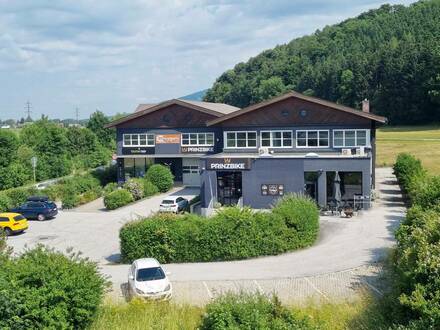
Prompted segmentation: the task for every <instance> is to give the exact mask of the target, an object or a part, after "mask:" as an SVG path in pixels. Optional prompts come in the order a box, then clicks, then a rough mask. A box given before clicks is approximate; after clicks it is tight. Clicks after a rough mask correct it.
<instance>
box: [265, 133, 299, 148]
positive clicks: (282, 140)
mask: <svg viewBox="0 0 440 330" xmlns="http://www.w3.org/2000/svg"><path fill="white" fill-rule="evenodd" d="M292 135H293V133H292V131H261V146H262V147H271V148H283V147H284V148H291V147H292Z"/></svg>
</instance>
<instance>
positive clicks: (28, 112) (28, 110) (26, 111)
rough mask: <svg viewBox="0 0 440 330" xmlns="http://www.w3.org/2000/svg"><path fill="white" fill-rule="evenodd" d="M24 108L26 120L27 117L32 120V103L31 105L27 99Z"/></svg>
mask: <svg viewBox="0 0 440 330" xmlns="http://www.w3.org/2000/svg"><path fill="white" fill-rule="evenodd" d="M24 109H25V113H26V114H27V117H26V120H28V119H30V120H32V118H31V113H32V110H31V109H32V105H31V102H29V100H28V101H27V102H26V105H25V106H24Z"/></svg>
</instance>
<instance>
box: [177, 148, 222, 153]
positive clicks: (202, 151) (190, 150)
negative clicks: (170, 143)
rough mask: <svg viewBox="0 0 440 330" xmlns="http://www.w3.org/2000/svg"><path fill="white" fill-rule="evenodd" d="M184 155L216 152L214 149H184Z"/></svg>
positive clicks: (182, 149)
mask: <svg viewBox="0 0 440 330" xmlns="http://www.w3.org/2000/svg"><path fill="white" fill-rule="evenodd" d="M181 151H182V153H184V154H190V153H202V154H203V153H209V152H214V147H182V148H181Z"/></svg>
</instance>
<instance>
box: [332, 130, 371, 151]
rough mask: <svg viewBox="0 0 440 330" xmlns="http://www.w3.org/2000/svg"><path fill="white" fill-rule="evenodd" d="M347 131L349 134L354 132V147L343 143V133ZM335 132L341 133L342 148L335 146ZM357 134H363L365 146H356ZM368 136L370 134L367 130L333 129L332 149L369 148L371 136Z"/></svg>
mask: <svg viewBox="0 0 440 330" xmlns="http://www.w3.org/2000/svg"><path fill="white" fill-rule="evenodd" d="M347 131H350V132H352V131H354V132H355V134H354V140H355V145H347V144H346V142H345V140H346V138H345V133H346V132H347ZM336 132H342V142H343V145H342V146H340V145H336V144H335V135H336V134H335V133H336ZM358 132H365V140H366V141H365V145H359V144H358ZM370 134H371V130H369V129H367V128H352V129H350V128H344V129H334V130H333V148H360V147H366V148H371V135H370Z"/></svg>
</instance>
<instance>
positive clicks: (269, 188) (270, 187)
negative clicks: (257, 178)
mask: <svg viewBox="0 0 440 330" xmlns="http://www.w3.org/2000/svg"><path fill="white" fill-rule="evenodd" d="M261 195H263V196H283V195H284V185H283V184H276V183H265V184H262V185H261Z"/></svg>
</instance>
